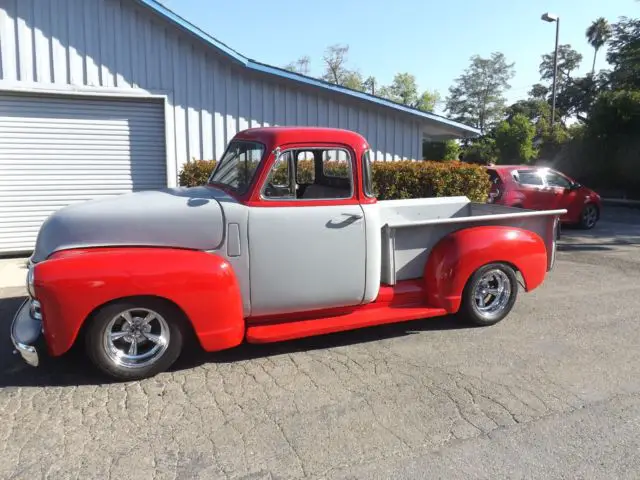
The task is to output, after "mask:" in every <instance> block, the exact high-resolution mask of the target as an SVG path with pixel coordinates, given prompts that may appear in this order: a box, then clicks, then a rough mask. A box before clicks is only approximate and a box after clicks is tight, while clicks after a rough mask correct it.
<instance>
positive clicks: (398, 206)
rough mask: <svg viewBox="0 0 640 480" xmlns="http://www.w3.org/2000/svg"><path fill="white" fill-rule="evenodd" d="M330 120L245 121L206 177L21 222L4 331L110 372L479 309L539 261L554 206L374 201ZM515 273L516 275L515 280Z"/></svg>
mask: <svg viewBox="0 0 640 480" xmlns="http://www.w3.org/2000/svg"><path fill="white" fill-rule="evenodd" d="M370 155H371V154H370V148H369V145H368V143H367V141H366V139H365V138H363V137H362V136H361V135H359V134H357V133H354V132H350V131H346V130H339V129H329V128H297V127H295V128H294V127H291V128H286V127H273V128H257V129H250V130H245V131H243V132H240V133H238V134H237V135H236V136H235V137H234V138H233V140H232V141H231V142H230V143H229V145H228V146H227V149H226V151H225V153H224V155H223V157H222V158H221V159H220V161H219V162H218V165H217V167H216V169H215V170H214V172H213V173H212V175H211V177H210V179H209V182H208V184H207V185H206V186H201V187H193V188H168V189H164V190H159V191H145V192H137V193H131V194H125V195H120V196H114V197H109V198H106V199H100V200H91V201H87V202H83V203H78V204H74V205H70V206H68V207H65V208H63V209H61V210H58V211H57V212H56V213H54V214H53V215H51V216H50V217H49V218H48V219H47V220H46V221H45V222H44V224H43V225H42V227H41V229H40V232H39V234H38V238H37V242H36V247H35V251H34V252H33V255H32V257H31V259H30V267H29V271H28V276H27V289H28V293H29V298H28V299H27V300H26V301H25V303H24V304H23V305H22V307H21V308H20V310H19V311H18V313H17V314H16V316H15V318H14V321H13V323H12V326H11V337H12V340H13V343H14V345H15V348H16V351H17V352H19V353H20V354H21V355H22V357H23V358H24V360H25V361H26V362H27V363H29V364H31V365H38V364H39V363H41V362H42V360H43V358H50V357H57V356H60V355H63V354H64V353H65V352H67V351H68V350H69V349H70V348H71V347H72V346H73V345H74V344H76V343H81V345H82V346H83V347H84V350H85V351H86V355H87V356H88V358H89V359H90V360H91V361H92V362H93V363H94V364H95V366H96V367H98V369H100V370H101V371H102V372H105V373H106V374H108V375H110V376H111V377H114V378H116V379H129V380H130V379H139V378H144V377H148V376H152V375H155V374H156V373H158V372H161V371H164V370H166V369H167V368H168V367H170V366H171V364H172V363H173V362H174V361H175V360H176V359H177V358H178V356H179V355H180V353H181V351H182V349H183V346H185V345H187V340H189V339H190V338H191V339H194V340H195V341H196V345H198V344H199V345H200V347H202V349H204V350H205V351H210V352H211V351H216V350H223V349H228V348H232V347H235V346H237V345H239V344H241V343H243V342H251V343H266V342H279V341H284V340H291V339H296V338H301V337H307V336H312V335H321V334H325V333H330V332H337V331H343V330H350V329H356V328H360V327H368V326H373V325H380V324H385V323H391V322H400V321H406V320H417V319H426V318H429V317H436V316H441V315H450V314H455V315H453V316H452V321H453V319H454V318H455V319H456V321H460V320H464V321H466V322H468V323H470V324H475V325H485V326H486V325H492V324H495V323H497V322H499V321H500V320H502V319H503V318H504V317H505V316H506V315H507V314H508V313H509V312H510V311H511V309H512V307H513V305H514V302H515V301H516V296H517V294H518V285H519V283H522V286H523V288H524V289H525V290H526V291H531V290H533V289H535V288H536V287H538V286H539V285H540V284H541V283H542V282H543V280H544V279H545V276H546V274H547V272H548V271H549V270H551V268H552V266H553V263H554V257H555V250H556V230H557V228H558V218H559V216H560V215H562V214H563V213H565V210H547V211H530V210H523V209H519V208H511V207H505V206H500V205H490V204H480V203H472V202H470V201H469V199H468V198H467V197H464V196H461V197H445V198H423V199H409V200H386V201H379V200H377V199H376V197H375V195H374V191H373V188H372V170H371V168H372V167H371V162H370ZM520 277H521V278H520Z"/></svg>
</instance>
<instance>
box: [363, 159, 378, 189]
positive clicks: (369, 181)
mask: <svg viewBox="0 0 640 480" xmlns="http://www.w3.org/2000/svg"><path fill="white" fill-rule="evenodd" d="M362 175H363V176H364V185H363V186H364V194H365V195H366V196H367V197H375V196H376V194H375V191H374V188H373V172H372V171H371V150H369V149H367V150H365V151H364V153H363V154H362Z"/></svg>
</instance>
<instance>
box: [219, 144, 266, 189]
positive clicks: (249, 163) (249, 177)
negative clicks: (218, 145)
mask: <svg viewBox="0 0 640 480" xmlns="http://www.w3.org/2000/svg"><path fill="white" fill-rule="evenodd" d="M264 150H265V147H264V145H262V144H261V143H257V142H248V141H244V140H233V141H232V142H230V143H229V146H228V147H227V150H226V151H225V153H224V155H223V156H222V158H221V159H220V161H219V162H218V165H217V166H216V168H215V170H214V171H213V172H212V174H211V176H210V177H209V183H217V184H221V185H224V186H226V187H227V188H230V189H232V190H234V191H236V192H238V193H240V194H242V193H245V192H246V191H247V189H248V188H249V185H250V184H251V182H252V181H253V177H254V175H255V173H256V171H257V169H258V165H260V161H261V160H262V156H263V154H264Z"/></svg>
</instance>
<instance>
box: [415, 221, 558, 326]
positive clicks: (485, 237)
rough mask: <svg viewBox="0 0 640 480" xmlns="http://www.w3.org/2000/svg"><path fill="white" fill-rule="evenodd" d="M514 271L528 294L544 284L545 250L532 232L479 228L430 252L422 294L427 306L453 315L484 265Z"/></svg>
mask: <svg viewBox="0 0 640 480" xmlns="http://www.w3.org/2000/svg"><path fill="white" fill-rule="evenodd" d="M493 262H504V263H508V264H511V265H512V266H514V267H515V268H517V269H518V270H519V271H520V273H521V274H522V277H523V279H524V283H525V289H526V290H527V291H531V290H533V289H534V288H536V287H538V286H539V285H540V284H541V283H542V282H543V280H544V278H545V275H546V272H547V249H546V247H545V244H544V241H543V240H542V238H540V236H539V235H537V234H536V233H534V232H531V231H529V230H523V229H521V228H514V227H505V226H479V227H470V228H464V229H462V230H458V231H456V232H453V233H451V234H449V235H447V236H446V237H444V238H443V239H442V240H440V241H439V242H438V243H437V244H436V246H435V247H434V248H433V249H432V251H431V253H430V255H429V259H428V260H427V264H426V266H425V274H424V281H425V290H426V292H427V301H428V304H429V305H430V306H433V307H436V308H444V309H445V310H447V311H448V312H449V313H455V312H457V311H458V309H459V308H460V301H461V297H462V292H463V290H464V286H465V284H466V283H467V280H468V279H469V278H470V277H471V275H472V274H473V272H475V271H476V270H477V269H478V268H480V267H481V266H483V265H485V264H487V263H493Z"/></svg>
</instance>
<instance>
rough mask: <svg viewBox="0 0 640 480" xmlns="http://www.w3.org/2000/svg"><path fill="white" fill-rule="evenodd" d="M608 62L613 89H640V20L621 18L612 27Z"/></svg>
mask: <svg viewBox="0 0 640 480" xmlns="http://www.w3.org/2000/svg"><path fill="white" fill-rule="evenodd" d="M611 27H612V33H611V37H610V39H609V45H608V52H607V61H608V62H609V63H610V64H611V65H613V71H612V72H611V75H610V81H611V87H612V88H630V89H640V19H638V18H628V17H620V20H619V21H618V22H616V23H614V24H613V25H612V26H611Z"/></svg>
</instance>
